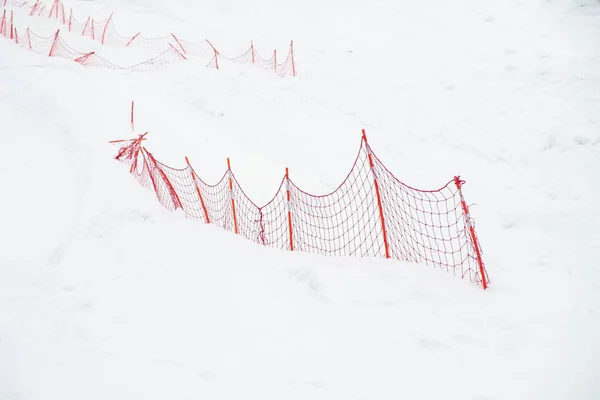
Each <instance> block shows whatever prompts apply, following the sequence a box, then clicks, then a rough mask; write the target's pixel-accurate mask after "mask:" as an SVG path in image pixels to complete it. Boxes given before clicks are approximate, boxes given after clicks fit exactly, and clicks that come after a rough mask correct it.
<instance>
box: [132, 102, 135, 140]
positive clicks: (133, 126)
mask: <svg viewBox="0 0 600 400" xmlns="http://www.w3.org/2000/svg"><path fill="white" fill-rule="evenodd" d="M133 105H134V102H133V100H131V132H135V125H134V122H133Z"/></svg>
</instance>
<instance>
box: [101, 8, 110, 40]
mask: <svg viewBox="0 0 600 400" xmlns="http://www.w3.org/2000/svg"><path fill="white" fill-rule="evenodd" d="M112 17H113V15H112V13H111V14H110V17H108V20H106V25H104V29H103V30H102V40H101V41H100V43H102V44H104V39H105V38H106V31H107V30H108V24H110V20H111V19H112Z"/></svg>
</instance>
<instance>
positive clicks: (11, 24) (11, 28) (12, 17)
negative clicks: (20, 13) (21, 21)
mask: <svg viewBox="0 0 600 400" xmlns="http://www.w3.org/2000/svg"><path fill="white" fill-rule="evenodd" d="M14 26H15V22H14V13H13V10H10V40H12V39H14V34H15V33H14V29H15V28H14Z"/></svg>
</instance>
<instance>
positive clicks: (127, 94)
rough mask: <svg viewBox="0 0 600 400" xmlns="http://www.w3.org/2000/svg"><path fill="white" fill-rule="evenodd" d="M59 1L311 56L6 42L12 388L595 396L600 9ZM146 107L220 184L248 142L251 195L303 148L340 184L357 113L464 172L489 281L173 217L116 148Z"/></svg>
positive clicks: (1, 286) (1, 347) (1, 66)
mask: <svg viewBox="0 0 600 400" xmlns="http://www.w3.org/2000/svg"><path fill="white" fill-rule="evenodd" d="M67 5H68V6H69V7H71V6H72V7H73V9H74V12H75V13H76V15H98V18H99V19H102V18H105V17H106V16H108V15H109V14H110V13H111V12H113V11H114V12H115V14H114V22H115V25H116V26H117V29H122V30H123V33H124V34H134V33H135V32H137V31H142V32H143V33H144V35H145V36H160V35H163V34H166V33H169V32H171V31H173V32H175V33H176V34H177V35H178V36H180V37H182V38H185V39H187V40H202V39H204V38H208V39H209V40H211V41H212V42H213V43H214V44H215V46H216V47H217V48H219V49H220V51H221V52H223V53H228V54H234V55H235V54H241V53H242V52H243V51H244V50H245V49H246V48H247V46H248V44H249V42H250V40H253V41H254V43H255V45H256V46H257V47H258V48H259V49H262V48H264V49H266V50H265V51H269V49H273V48H277V49H278V50H281V51H283V50H286V49H287V46H289V41H290V40H294V44H295V51H296V60H297V69H298V73H299V76H297V77H295V78H289V77H285V78H281V77H279V76H277V75H276V74H275V73H273V72H272V71H264V70H259V69H255V68H253V67H252V66H239V65H224V66H223V68H222V69H221V70H219V71H217V70H214V69H208V68H205V67H204V66H205V65H206V63H203V62H201V61H199V60H189V61H185V62H180V63H175V64H172V65H169V66H164V67H163V68H161V69H157V70H154V71H148V72H144V73H131V72H119V71H111V70H103V69H99V68H83V67H81V66H80V65H78V64H76V63H74V62H69V61H67V60H63V59H55V58H46V57H43V56H41V55H37V54H34V53H32V52H28V51H27V50H24V49H21V48H19V47H17V46H15V45H14V44H12V43H10V42H8V41H7V40H5V39H2V40H0V129H1V130H0V159H2V160H3V162H2V163H0V181H1V182H2V189H1V190H0V199H1V202H2V203H1V207H0V223H1V225H0V226H1V228H0V243H2V246H1V247H0V273H1V276H2V279H0V399H10V400H37V399H40V400H52V399H57V400H58V399H60V400H71V399H73V400H75V399H82V398H85V399H90V400H93V399H107V398H115V399H121V398H122V399H128V400H129V399H165V398H178V399H192V398H194V399H197V398H200V397H202V398H208V399H238V398H262V399H307V398H311V399H327V400H333V399H378V400H380V399H398V398H412V399H438V398H446V399H544V400H546V399H565V398H574V399H595V398H600V380H599V379H598V372H597V371H598V368H599V363H598V360H599V359H600V340H599V339H598V338H599V337H600V316H599V313H600V301H599V299H600V295H599V294H598V293H600V272H599V271H600V268H598V267H599V266H600V264H599V262H598V260H599V259H600V230H599V228H598V226H599V223H600V208H599V207H598V204H600V180H599V179H598V177H597V174H598V171H600V134H599V133H598V132H599V130H598V124H599V120H598V107H599V106H600V47H598V45H597V43H598V40H599V38H600V24H599V22H600V5H598V3H597V2H593V1H586V0H577V1H568V0H555V1H529V2H520V1H517V0H508V1H504V2H495V1H491V0H484V1H480V2H477V3H473V2H468V1H464V0H463V1H455V2H451V3H449V2H444V1H438V0H436V1H432V2H429V3H428V4H427V5H424V4H423V3H420V2H406V1H395V2H393V1H389V2H385V1H378V2H375V3H373V4H368V5H367V4H364V2H352V1H351V2H348V1H346V2H341V1H328V2H322V1H318V2H317V1H316V0H311V1H305V2H294V3H292V2H289V1H287V0H285V1H283V0H279V1H274V0H265V1H261V2H257V3H252V2H243V1H240V2H225V3H224V2H219V1H213V0H210V1H203V2H195V1H185V0H170V1H160V0H154V1H152V2H123V1H112V0H104V1H102V2H92V1H79V2H74V1H73V2H69V3H68V4H67ZM19 18H22V19H20V20H19V22H20V23H21V22H23V23H26V24H27V25H28V26H31V28H32V29H33V30H34V31H36V32H37V31H38V30H39V31H40V34H43V35H48V36H49V35H51V34H52V32H53V31H54V30H55V29H56V26H55V25H52V23H51V22H49V21H47V20H45V19H44V18H39V17H28V16H23V15H20V16H19ZM121 27H122V28H121ZM65 40H72V41H73V43H74V44H75V43H77V44H78V45H86V43H88V42H89V43H91V41H89V40H88V39H85V38H77V37H74V36H68V34H66V35H65ZM86 41H88V42H86ZM69 43H70V42H69ZM105 47H106V49H105V48H103V47H97V49H98V50H97V51H98V52H100V51H106V54H107V55H110V57H121V56H122V57H129V56H130V55H125V54H124V53H123V51H122V49H112V48H110V46H105ZM93 49H94V50H96V47H94V48H93ZM140 54H143V53H140ZM111 61H112V59H111ZM114 61H115V62H118V63H119V62H120V61H122V64H127V63H128V62H129V60H128V59H127V58H126V59H123V60H121V59H114ZM131 100H135V101H136V129H137V130H139V131H141V132H145V131H149V132H150V133H149V134H148V141H147V142H146V145H147V147H148V149H149V150H150V151H152V152H153V154H154V155H155V156H156V157H157V159H158V160H160V161H163V162H165V163H166V164H168V165H172V166H181V167H182V166H184V165H185V160H184V156H188V157H189V158H190V160H191V162H192V164H193V165H194V168H195V170H196V172H197V173H198V174H199V175H200V176H201V177H202V178H203V179H205V180H207V181H209V182H214V181H216V180H217V179H218V178H219V177H220V176H221V175H222V173H223V172H224V170H225V167H226V158H227V157H231V160H232V167H233V170H234V171H235V173H236V176H237V178H238V179H239V181H240V182H241V184H242V186H243V188H244V190H245V191H246V192H247V193H248V194H249V196H250V197H251V198H252V199H253V200H255V202H257V203H258V204H262V203H264V202H266V201H267V200H269V198H270V197H271V196H272V195H273V192H274V190H275V189H276V188H277V186H278V184H279V182H280V180H281V176H282V175H283V173H284V171H285V168H286V167H289V168H290V174H291V176H292V177H293V179H294V181H295V182H296V183H297V184H298V185H299V186H301V187H302V188H304V189H306V190H307V191H309V192H312V193H325V192H327V191H330V190H332V189H334V188H335V187H336V186H337V184H339V182H340V181H341V179H343V177H344V176H345V174H346V173H347V171H348V168H349V167H350V166H351V163H352V161H353V159H354V157H355V155H356V150H357V147H358V144H359V141H360V130H361V129H362V128H365V129H366V131H367V134H368V135H369V143H370V144H371V146H372V147H373V149H374V150H375V151H376V152H377V155H378V157H379V158H380V159H381V160H382V161H383V162H384V163H385V164H386V166H388V168H389V169H390V170H391V171H393V172H394V173H395V174H396V175H397V176H399V178H400V179H402V180H403V181H405V182H406V183H407V184H410V185H412V186H415V187H419V188H423V189H429V188H435V187H439V186H441V184H443V183H445V182H446V181H448V180H449V179H451V178H452V176H454V175H458V174H460V175H461V177H462V178H463V179H465V180H466V181H467V184H466V185H465V187H464V193H465V197H466V199H467V201H468V202H469V204H470V207H471V213H472V214H473V216H474V217H475V220H476V223H477V225H476V229H477V232H478V234H479V237H480V240H481V242H482V245H483V250H484V260H485V262H486V266H487V268H488V271H489V274H490V276H491V278H492V285H491V286H490V288H489V289H488V290H487V291H483V290H481V288H480V287H478V286H475V285H473V284H471V283H469V282H468V281H466V280H461V279H460V278H459V277H456V276H452V275H449V274H447V273H445V272H443V271H440V270H436V269H433V268H431V267H426V266H421V265H410V264H404V263H401V262H397V261H387V260H372V259H355V258H333V257H319V256H314V255H308V254H299V253H289V252H284V251H277V250H272V249H266V248H262V247H260V246H256V245H255V244H252V243H250V242H247V241H245V240H243V239H241V238H239V237H235V236H234V235H233V234H231V233H228V232H224V231H221V230H220V229H219V228H218V227H215V226H210V225H209V226H206V225H204V224H202V223H200V222H198V221H189V220H186V219H185V218H184V217H183V215H182V214H181V213H170V212H168V211H166V210H164V209H162V208H161V206H160V205H159V204H158V202H157V201H156V199H155V197H154V196H153V195H152V192H151V191H148V190H146V189H143V188H141V187H140V186H139V185H138V184H137V182H136V181H135V180H134V179H132V178H131V176H129V174H128V171H127V168H126V167H124V166H123V165H122V164H119V163H117V162H116V161H114V160H113V159H112V156H113V155H114V153H115V150H116V149H115V148H114V147H112V146H110V145H109V144H108V143H107V141H108V140H113V139H123V138H129V137H132V136H133V134H132V133H131V131H130V127H129V104H130V102H131Z"/></svg>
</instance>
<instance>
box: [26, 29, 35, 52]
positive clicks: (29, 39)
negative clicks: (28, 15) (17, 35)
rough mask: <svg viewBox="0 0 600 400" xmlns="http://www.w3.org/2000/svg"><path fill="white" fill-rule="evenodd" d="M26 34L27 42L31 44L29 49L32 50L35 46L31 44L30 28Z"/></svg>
mask: <svg viewBox="0 0 600 400" xmlns="http://www.w3.org/2000/svg"><path fill="white" fill-rule="evenodd" d="M25 35H26V36H27V44H28V45H29V50H32V49H33V47H32V46H31V33H30V30H29V28H27V31H26V33H25Z"/></svg>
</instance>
